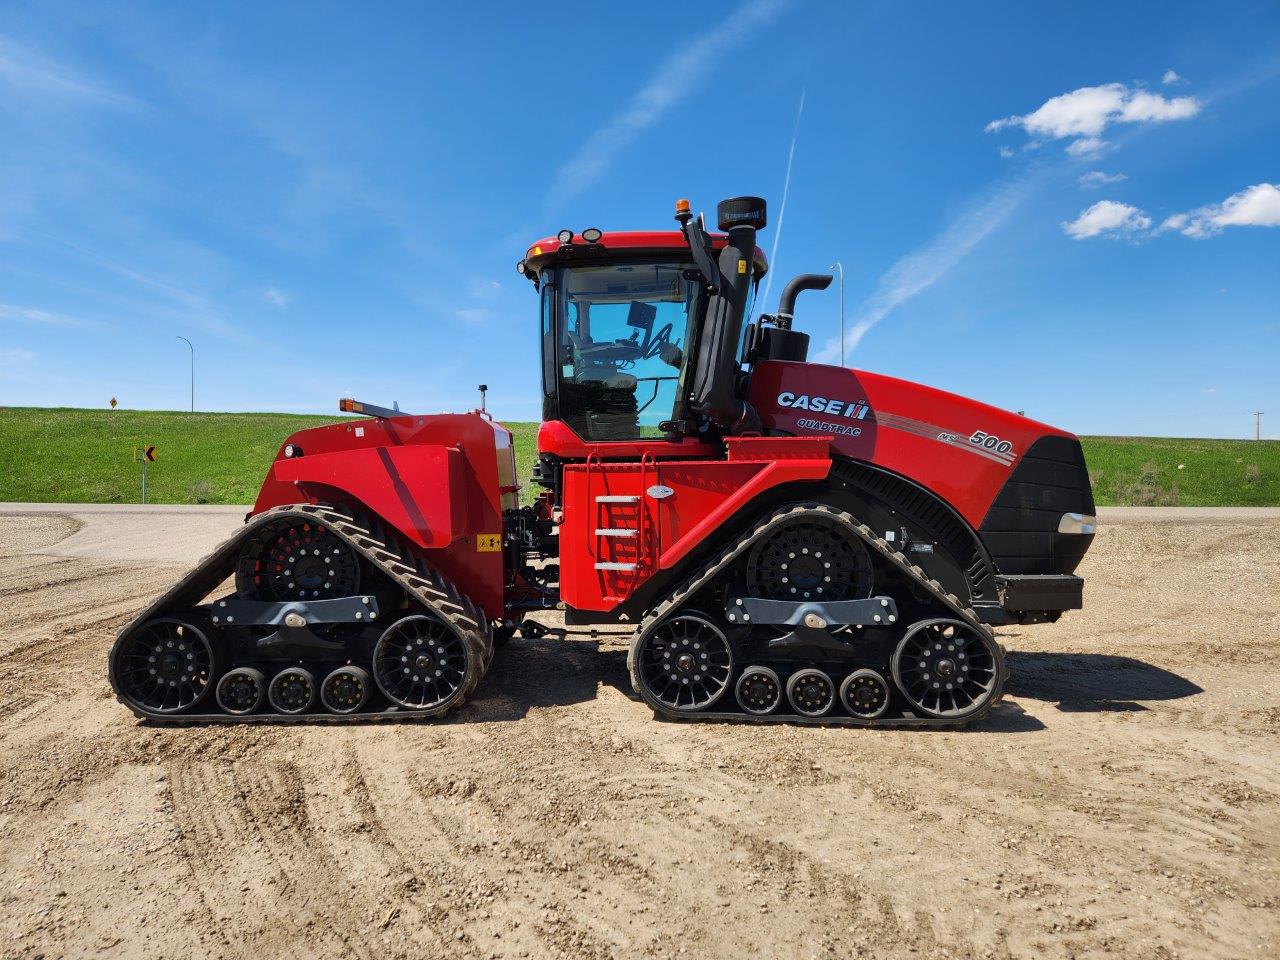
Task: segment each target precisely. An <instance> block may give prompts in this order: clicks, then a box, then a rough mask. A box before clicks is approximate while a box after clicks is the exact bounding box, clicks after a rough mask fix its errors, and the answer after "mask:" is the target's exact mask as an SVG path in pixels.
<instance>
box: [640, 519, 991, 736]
mask: <svg viewBox="0 0 1280 960" xmlns="http://www.w3.org/2000/svg"><path fill="white" fill-rule="evenodd" d="M811 517H812V518H824V519H827V520H832V521H834V522H836V523H838V524H840V525H841V526H843V527H845V528H846V529H847V530H848V531H849V533H850V534H852V535H853V536H856V537H857V538H858V539H860V540H861V541H862V542H863V543H865V544H866V545H867V547H869V548H870V549H871V550H873V551H875V553H876V554H877V555H878V556H879V557H880V558H881V559H883V560H885V561H886V562H888V563H890V564H892V565H893V566H894V567H896V568H897V570H898V571H899V572H900V573H901V574H903V575H904V576H905V577H907V578H908V579H909V580H911V581H912V582H913V583H915V584H917V585H918V586H919V587H920V588H922V589H923V590H924V591H925V592H927V593H928V594H929V595H930V596H931V597H933V599H934V600H935V601H936V602H937V603H938V604H939V605H941V606H942V607H945V608H946V609H947V610H949V611H950V612H951V613H952V614H953V615H954V616H955V618H956V619H958V620H961V621H963V622H964V623H965V624H967V625H968V626H970V627H972V628H973V629H974V630H977V631H978V632H979V633H981V634H982V635H984V636H986V637H987V638H988V639H989V640H990V641H991V644H992V646H993V648H994V649H995V651H996V676H997V683H996V692H995V694H994V695H993V696H992V697H991V698H990V699H989V700H988V701H987V702H986V703H985V704H984V705H983V706H982V707H981V708H980V709H979V710H978V711H977V712H975V713H973V714H970V715H969V716H966V717H964V718H961V719H958V720H947V719H937V718H933V717H920V716H904V717H895V718H889V719H879V718H877V719H874V720H866V719H861V718H858V717H843V716H830V715H828V716H821V717H806V716H804V715H803V714H798V713H796V714H793V713H785V712H781V713H773V714H765V715H763V716H761V715H757V714H748V713H739V712H730V711H717V710H707V711H694V712H688V711H679V710H671V709H669V708H667V707H664V706H662V705H661V704H659V703H655V702H653V701H651V700H650V699H649V698H647V697H644V700H645V702H646V703H647V704H648V705H649V706H650V707H652V708H653V710H654V712H655V713H657V714H658V715H659V716H661V717H663V718H665V719H668V720H680V721H695V722H696V721H702V720H727V721H733V722H741V723H802V724H808V725H813V726H851V727H899V728H902V727H908V728H913V729H946V730H956V729H961V728H963V727H966V726H968V725H969V724H972V723H977V722H979V721H981V720H983V719H984V718H985V717H986V716H987V714H988V713H989V712H990V710H991V708H992V707H993V706H994V705H995V704H996V703H998V702H999V701H1000V697H1001V692H1002V691H1003V689H1004V684H1005V681H1006V679H1008V675H1009V672H1008V668H1007V667H1006V666H1005V662H1004V650H1003V648H1002V647H1001V646H1000V644H999V643H997V642H996V640H995V632H994V631H993V630H992V629H991V628H990V627H989V626H987V624H985V623H983V622H982V621H981V620H980V619H978V615H977V614H976V613H975V612H974V611H973V609H972V608H971V607H968V606H965V605H964V604H963V603H961V602H960V600H959V598H958V597H956V595H955V594H953V593H948V592H947V591H946V589H945V588H944V587H943V586H942V584H940V583H939V582H938V581H937V580H934V579H932V578H931V577H929V576H928V575H927V574H926V573H925V572H924V570H922V569H921V568H920V567H919V566H917V565H916V564H914V563H912V562H911V561H910V560H909V559H907V557H906V556H905V555H904V554H903V553H902V552H901V551H900V550H898V549H897V548H895V547H894V546H893V545H892V544H891V543H889V542H888V541H887V540H885V539H884V538H883V537H881V536H878V535H877V534H876V532H875V531H874V530H872V529H871V528H870V527H868V526H867V525H866V524H865V523H860V522H859V521H858V520H857V518H856V517H854V516H853V515H852V514H850V513H848V512H846V511H844V510H840V509H838V508H836V507H832V506H830V505H828V504H825V503H818V502H817V501H807V502H804V503H797V504H792V505H791V506H787V507H782V508H781V509H779V510H776V511H774V512H773V513H771V514H768V515H767V516H765V517H763V518H762V519H761V520H759V521H758V522H757V523H755V524H754V525H753V526H752V527H751V528H750V529H749V530H747V531H746V532H745V533H744V534H743V535H742V536H740V537H739V538H738V539H737V540H735V541H734V542H733V543H731V544H730V545H729V546H727V547H725V549H724V550H722V551H720V553H718V554H716V556H715V558H714V559H713V560H711V561H710V562H709V563H708V564H707V565H706V566H705V567H704V568H703V569H702V571H701V572H700V573H698V574H697V575H695V576H693V577H692V578H690V579H689V580H686V581H685V582H684V583H682V584H680V585H679V586H678V587H676V589H675V590H673V591H672V592H671V593H670V594H669V595H668V596H667V598H666V599H665V600H663V601H661V602H660V603H658V604H657V605H655V606H654V607H651V608H650V609H649V611H648V612H646V614H645V616H644V618H643V619H642V620H641V621H640V625H639V626H638V627H637V628H636V632H635V639H634V640H633V641H632V643H631V650H630V652H629V653H628V654H627V668H628V670H629V671H630V673H631V684H632V686H633V687H634V688H635V690H636V692H637V693H641V696H642V697H643V696H644V695H643V693H642V691H643V689H644V687H643V685H642V684H641V682H640V674H639V663H638V658H637V652H638V650H639V648H640V642H641V641H642V640H643V639H645V638H646V637H647V636H648V634H649V633H651V632H652V631H653V630H654V629H655V628H656V627H657V626H658V625H659V624H660V623H662V621H663V620H665V619H666V618H667V617H669V616H671V615H672V614H674V613H676V612H677V611H678V610H679V609H680V608H681V607H683V606H684V605H685V604H686V603H687V602H688V601H689V600H690V599H692V598H693V596H694V594H696V593H697V592H698V591H699V590H701V589H702V588H703V587H705V586H706V585H707V584H708V583H710V582H711V581H712V580H714V579H715V578H716V577H717V576H718V575H719V574H721V573H723V572H724V571H725V570H727V569H728V567H729V565H730V564H731V563H733V562H734V561H735V560H737V559H738V558H739V557H741V556H742V555H743V554H744V553H745V552H746V551H747V550H748V548H750V547H751V545H752V544H753V543H755V542H756V541H757V540H759V539H760V538H762V537H764V536H766V535H768V534H770V533H772V532H773V531H775V530H777V529H778V528H779V527H782V526H783V525H785V524H787V523H789V522H791V521H793V520H799V519H806V518H811ZM904 626H909V625H908V624H904ZM886 680H888V682H889V683H890V684H891V685H892V683H893V681H892V679H891V678H887V677H886Z"/></svg>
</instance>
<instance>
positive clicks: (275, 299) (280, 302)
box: [262, 287, 293, 309]
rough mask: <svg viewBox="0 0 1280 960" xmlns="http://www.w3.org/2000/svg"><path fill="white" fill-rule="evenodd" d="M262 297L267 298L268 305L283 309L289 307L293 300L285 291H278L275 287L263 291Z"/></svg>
mask: <svg viewBox="0 0 1280 960" xmlns="http://www.w3.org/2000/svg"><path fill="white" fill-rule="evenodd" d="M262 295H263V296H264V297H265V298H266V300H267V302H268V303H271V304H274V305H275V306H277V307H280V308H281V309H284V308H285V307H287V306H288V305H289V301H290V300H292V299H293V298H292V297H290V296H289V295H288V294H287V293H285V292H284V291H283V290H277V289H276V288H275V287H268V288H267V289H266V290H265V291H263V294H262Z"/></svg>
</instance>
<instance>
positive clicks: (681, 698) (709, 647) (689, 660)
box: [629, 613, 733, 713]
mask: <svg viewBox="0 0 1280 960" xmlns="http://www.w3.org/2000/svg"><path fill="white" fill-rule="evenodd" d="M629 660H630V666H631V682H632V683H633V684H634V685H635V688H636V691H637V692H638V693H639V694H640V696H641V697H642V698H643V699H644V701H645V702H646V703H647V704H649V706H651V707H653V708H654V709H655V710H667V711H671V710H674V711H679V712H688V713H695V712H697V711H699V710H705V709H707V707H709V706H711V705H712V704H713V703H715V702H716V701H717V700H719V699H720V698H721V697H722V696H724V692H725V691H726V690H728V689H729V679H730V678H731V677H732V676H733V651H732V650H731V649H730V647H729V640H728V638H727V637H725V635H724V633H723V632H722V631H721V630H720V628H719V627H717V626H716V625H715V624H714V623H713V622H712V621H711V620H710V619H709V618H708V617H705V616H703V615H702V614H700V613H678V614H676V615H675V616H672V617H668V618H667V619H665V620H663V621H661V622H660V623H658V624H657V625H656V626H653V627H651V628H649V630H647V631H646V632H645V633H643V634H641V636H640V638H639V639H638V640H637V641H636V642H635V644H634V645H633V646H632V648H631V655H630V657H629Z"/></svg>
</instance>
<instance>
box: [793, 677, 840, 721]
mask: <svg viewBox="0 0 1280 960" xmlns="http://www.w3.org/2000/svg"><path fill="white" fill-rule="evenodd" d="M787 699H788V700H789V701H791V706H792V708H793V709H794V710H795V711H796V713H800V714H803V715H804V716H806V717H820V716H822V715H823V714H825V713H826V712H827V711H828V710H830V709H831V705H832V704H833V703H835V699H836V687H835V684H834V683H832V682H831V678H830V677H828V676H827V675H826V674H825V673H823V672H822V671H821V670H818V669H815V668H813V667H808V668H806V669H804V670H797V671H796V672H795V673H793V674H792V675H791V679H790V680H788V681H787Z"/></svg>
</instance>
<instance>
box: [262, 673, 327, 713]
mask: <svg viewBox="0 0 1280 960" xmlns="http://www.w3.org/2000/svg"><path fill="white" fill-rule="evenodd" d="M267 699H268V700H270V701H271V706H272V708H273V709H274V710H275V711H276V713H284V714H295V713H305V712H306V711H307V710H309V709H311V705H312V704H313V703H315V701H316V678H315V677H314V676H313V675H312V673H311V671H310V670H308V669H307V668H306V667H286V668H285V669H284V670H281V671H280V672H279V673H277V674H276V675H275V677H273V678H272V680H271V686H270V687H269V688H268V689H267Z"/></svg>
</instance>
